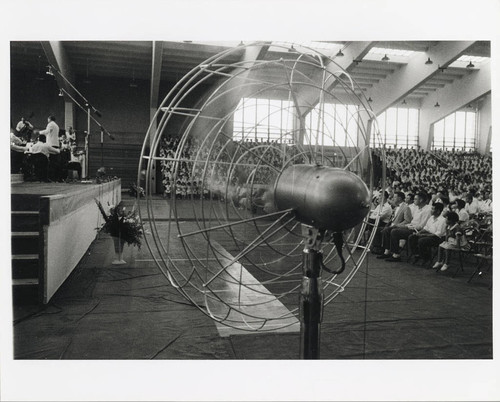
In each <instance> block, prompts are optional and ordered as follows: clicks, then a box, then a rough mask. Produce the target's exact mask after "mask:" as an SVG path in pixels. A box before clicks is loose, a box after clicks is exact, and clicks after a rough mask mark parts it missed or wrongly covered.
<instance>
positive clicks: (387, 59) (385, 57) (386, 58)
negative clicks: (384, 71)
mask: <svg viewBox="0 0 500 402" xmlns="http://www.w3.org/2000/svg"><path fill="white" fill-rule="evenodd" d="M389 60H390V59H389V57H387V55H386V54H385V55H384V57H382V61H389Z"/></svg>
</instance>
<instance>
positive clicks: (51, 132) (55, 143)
mask: <svg viewBox="0 0 500 402" xmlns="http://www.w3.org/2000/svg"><path fill="white" fill-rule="evenodd" d="M40 134H43V135H45V136H46V138H47V145H49V146H51V147H53V148H56V149H58V148H59V146H60V145H59V126H58V125H57V123H56V118H55V117H54V116H52V115H51V116H49V117H47V128H46V129H45V130H42V131H40ZM49 176H50V179H51V180H54V181H57V180H60V178H61V177H60V176H61V159H60V157H59V154H57V155H56V154H53V156H52V157H51V158H50V172H49Z"/></svg>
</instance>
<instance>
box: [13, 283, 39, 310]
mask: <svg viewBox="0 0 500 402" xmlns="http://www.w3.org/2000/svg"><path fill="white" fill-rule="evenodd" d="M39 291H40V289H39V286H38V279H31V278H30V279H13V280H12V299H13V301H14V304H17V305H21V304H33V303H38V300H39Z"/></svg>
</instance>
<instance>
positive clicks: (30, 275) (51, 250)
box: [11, 179, 121, 303]
mask: <svg viewBox="0 0 500 402" xmlns="http://www.w3.org/2000/svg"><path fill="white" fill-rule="evenodd" d="M95 199H98V200H100V201H101V203H102V204H103V205H106V204H107V203H109V204H116V203H118V202H119V201H120V200H121V182H120V180H119V179H117V180H113V181H110V182H106V183H102V184H97V183H95V182H94V183H88V182H87V183H81V182H75V183H15V184H12V185H11V231H12V284H13V296H14V302H16V303H23V302H27V301H30V302H31V301H32V300H31V299H32V298H35V299H36V300H37V301H38V302H41V303H48V302H49V301H50V299H51V297H52V296H53V294H54V293H55V292H56V291H57V289H58V288H59V287H60V286H61V284H62V283H63V282H64V280H65V279H66V278H67V277H68V276H69V274H70V273H71V272H72V271H73V269H74V268H75V267H76V266H77V264H78V262H79V261H80V260H81V258H82V256H83V255H84V254H85V252H86V250H87V249H88V247H89V246H90V244H91V243H92V241H93V240H94V239H95V237H96V234H97V231H96V228H97V227H99V226H100V225H101V224H102V222H103V218H102V216H101V215H100V213H99V210H98V208H97V206H96V203H95Z"/></svg>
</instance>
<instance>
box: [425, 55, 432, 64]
mask: <svg viewBox="0 0 500 402" xmlns="http://www.w3.org/2000/svg"><path fill="white" fill-rule="evenodd" d="M432 63H433V61H432V60H431V58H430V57H427V61H426V62H425V64H427V65H430V64H432Z"/></svg>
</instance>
